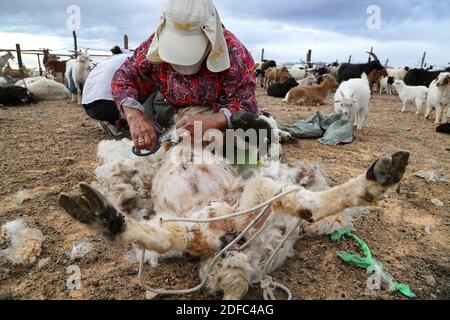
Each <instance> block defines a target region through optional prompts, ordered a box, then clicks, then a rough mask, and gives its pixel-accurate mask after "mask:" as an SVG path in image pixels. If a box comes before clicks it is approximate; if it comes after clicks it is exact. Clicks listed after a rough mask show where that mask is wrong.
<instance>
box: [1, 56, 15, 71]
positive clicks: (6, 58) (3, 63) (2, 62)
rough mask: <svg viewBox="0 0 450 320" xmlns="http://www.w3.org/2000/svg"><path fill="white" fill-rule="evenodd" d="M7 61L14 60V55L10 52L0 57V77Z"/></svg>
mask: <svg viewBox="0 0 450 320" xmlns="http://www.w3.org/2000/svg"><path fill="white" fill-rule="evenodd" d="M9 60H14V55H13V54H12V53H11V52H10V51H8V52H6V53H5V54H4V55H2V56H0V75H3V68H4V67H5V66H6V64H7V63H8V61H9Z"/></svg>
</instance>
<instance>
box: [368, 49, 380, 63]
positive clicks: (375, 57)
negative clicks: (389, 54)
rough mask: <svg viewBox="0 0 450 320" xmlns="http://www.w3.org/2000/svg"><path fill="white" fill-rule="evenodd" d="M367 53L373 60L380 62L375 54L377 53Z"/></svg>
mask: <svg viewBox="0 0 450 320" xmlns="http://www.w3.org/2000/svg"><path fill="white" fill-rule="evenodd" d="M366 52H367V54H369V55H370V56H371V57H372V58H374V59H375V60H376V61H379V60H380V59H378V57H377V55H376V54H375V53H373V52H369V51H366Z"/></svg>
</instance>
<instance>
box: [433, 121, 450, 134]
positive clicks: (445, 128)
mask: <svg viewBox="0 0 450 320" xmlns="http://www.w3.org/2000/svg"><path fill="white" fill-rule="evenodd" d="M436 132H439V133H446V134H450V122H447V123H444V124H441V125H440V126H439V127H437V128H436Z"/></svg>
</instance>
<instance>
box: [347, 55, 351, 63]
mask: <svg viewBox="0 0 450 320" xmlns="http://www.w3.org/2000/svg"><path fill="white" fill-rule="evenodd" d="M348 63H352V55H350V56H349V57H348Z"/></svg>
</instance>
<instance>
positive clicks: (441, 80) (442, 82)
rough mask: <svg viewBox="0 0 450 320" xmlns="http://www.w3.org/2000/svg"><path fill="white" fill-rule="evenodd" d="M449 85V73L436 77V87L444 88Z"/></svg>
mask: <svg viewBox="0 0 450 320" xmlns="http://www.w3.org/2000/svg"><path fill="white" fill-rule="evenodd" d="M448 85H450V73H449V72H442V73H441V74H439V76H438V77H437V81H436V86H438V87H444V86H448Z"/></svg>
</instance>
